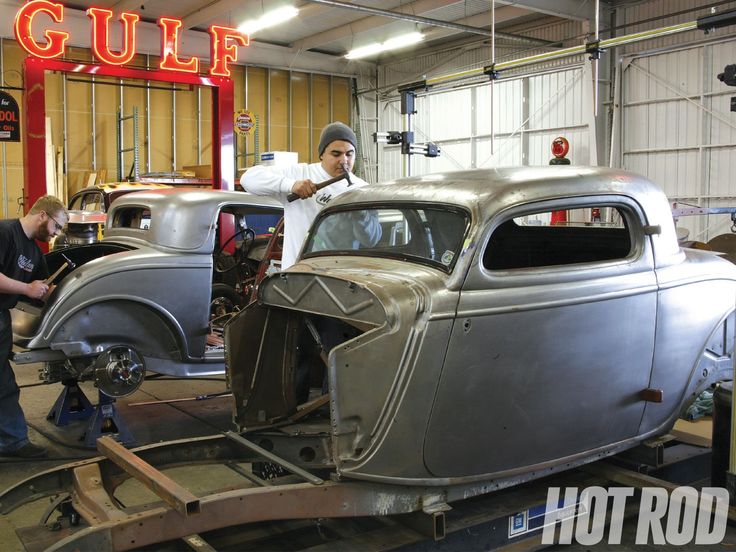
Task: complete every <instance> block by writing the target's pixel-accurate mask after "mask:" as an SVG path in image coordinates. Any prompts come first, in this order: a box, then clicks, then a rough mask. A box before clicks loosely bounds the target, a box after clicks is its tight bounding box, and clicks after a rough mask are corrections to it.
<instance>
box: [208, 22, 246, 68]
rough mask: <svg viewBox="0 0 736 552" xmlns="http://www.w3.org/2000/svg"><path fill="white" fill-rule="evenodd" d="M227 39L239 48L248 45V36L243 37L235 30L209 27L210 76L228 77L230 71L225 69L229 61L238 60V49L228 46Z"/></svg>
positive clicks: (216, 26) (214, 26) (234, 46)
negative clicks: (231, 40)
mask: <svg viewBox="0 0 736 552" xmlns="http://www.w3.org/2000/svg"><path fill="white" fill-rule="evenodd" d="M228 38H232V39H233V40H234V41H235V42H237V43H238V44H240V45H241V46H247V45H248V36H247V35H243V33H241V32H239V31H238V30H236V29H231V28H229V27H220V26H218V25H212V26H211V27H210V59H211V60H212V67H210V75H217V76H220V77H229V76H230V69H228V68H227V64H228V62H229V61H235V60H236V59H238V49H237V47H236V45H235V44H228V40H227V39H228Z"/></svg>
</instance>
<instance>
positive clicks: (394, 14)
mask: <svg viewBox="0 0 736 552" xmlns="http://www.w3.org/2000/svg"><path fill="white" fill-rule="evenodd" d="M307 1H309V2H313V3H316V4H322V5H326V6H333V7H336V8H343V9H347V10H353V11H360V12H364V13H370V14H372V15H373V16H377V17H384V18H385V17H388V18H391V19H399V20H402V21H409V22H412V23H421V24H424V25H430V26H433V27H443V28H446V29H452V30H454V31H456V32H461V33H471V34H478V35H482V36H493V33H492V32H491V31H490V30H488V29H483V28H478V27H470V26H468V25H461V24H459V23H453V22H450V21H441V20H439V19H431V18H429V17H421V16H418V15H412V14H407V13H403V12H402V11H389V10H381V9H378V8H371V7H369V6H361V5H358V4H349V3H347V2H341V1H340V0H307ZM421 1H422V0H420V2H421ZM420 2H415V3H414V4H419V3H420ZM448 3H449V4H454V3H457V2H455V1H452V2H445V3H444V4H448ZM414 4H410V5H407V6H404V7H403V9H407V7H409V6H413V5H414ZM431 9H435V8H431ZM417 11H418V10H417ZM424 11H429V10H427V9H425V10H424ZM367 19H371V18H365V19H361V20H359V21H357V22H353V23H350V24H349V25H346V26H345V27H346V28H347V29H348V31H349V32H348V35H349V34H355V33H356V32H360V29H359V27H358V25H360V23H361V22H363V21H366V20H367ZM489 23H490V21H489ZM366 24H367V25H369V26H368V28H367V29H366V30H370V29H371V28H375V25H373V24H372V23H366ZM333 31H335V33H336V34H339V32H340V31H336V30H335V29H331V30H330V31H326V32H325V33H319V34H317V35H313V36H312V37H309V38H307V39H303V40H300V41H296V42H294V44H293V45H292V47H293V48H294V49H297V50H299V49H302V50H305V49H310V48H314V47H315V46H317V45H319V44H327V42H326V41H325V38H329V36H330V35H327V36H326V37H321V38H316V40H319V41H320V42H317V43H315V44H313V45H311V42H312V39H313V38H315V37H320V35H323V34H327V33H331V32H333ZM495 35H496V38H505V39H509V40H516V41H519V42H524V43H532V44H539V45H544V44H548V43H549V42H548V41H545V40H539V39H535V38H529V37H525V36H520V35H515V34H509V33H501V32H496V33H495ZM343 37H344V35H343V36H342V37H338V38H343ZM336 39H337V38H332V39H331V40H329V41H330V42H332V41H334V40H336Z"/></svg>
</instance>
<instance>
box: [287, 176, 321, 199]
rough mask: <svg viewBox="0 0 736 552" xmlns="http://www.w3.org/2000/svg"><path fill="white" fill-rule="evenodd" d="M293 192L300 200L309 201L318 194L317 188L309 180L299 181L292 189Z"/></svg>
mask: <svg viewBox="0 0 736 552" xmlns="http://www.w3.org/2000/svg"><path fill="white" fill-rule="evenodd" d="M291 191H292V192H293V193H295V194H296V195H298V196H299V198H300V199H307V198H308V197H312V196H313V195H314V194H315V193H317V186H315V184H314V182H312V181H311V180H309V179H308V178H307V179H306V180H297V181H296V182H294V185H293V186H292V187H291Z"/></svg>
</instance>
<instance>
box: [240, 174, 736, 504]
mask: <svg viewBox="0 0 736 552" xmlns="http://www.w3.org/2000/svg"><path fill="white" fill-rule="evenodd" d="M560 213H564V214H565V216H563V217H560V216H559V215H560ZM592 213H593V214H594V215H595V216H594V217H593V218H594V219H596V220H591V214H592ZM598 214H600V218H601V220H602V222H598V220H597V219H598ZM369 219H370V220H372V221H373V223H374V224H379V225H380V239H379V240H376V239H375V238H374V239H372V240H366V239H365V233H362V232H361V230H360V228H359V227H356V226H355V224H356V221H366V220H369ZM561 219H567V222H565V223H555V221H559V220H561ZM735 300H736V267H735V266H734V265H732V264H731V263H729V262H727V261H724V260H723V259H721V258H719V257H718V256H717V255H715V254H713V253H712V252H705V251H696V250H685V249H682V248H681V247H680V246H679V245H678V243H677V239H676V235H675V228H674V225H673V221H672V215H671V211H670V207H669V204H668V202H667V199H666V197H665V196H664V194H663V193H662V191H661V190H660V189H659V188H658V187H657V186H655V185H654V184H652V183H651V182H649V181H647V180H646V179H644V178H642V177H640V176H638V175H635V174H632V173H628V172H624V171H618V170H610V169H602V168H586V167H540V168H516V169H495V170H477V171H466V172H454V173H445V174H437V175H428V176H421V177H414V178H409V179H401V180H397V181H393V182H388V183H386V184H385V185H379V186H371V187H366V188H363V189H360V190H355V191H352V192H348V193H346V194H344V195H341V196H340V197H338V198H335V199H334V200H333V201H332V202H331V203H330V205H329V207H328V208H326V209H325V210H324V211H322V213H321V214H320V215H319V217H318V218H317V220H316V221H315V223H314V225H313V227H312V229H311V231H310V235H309V237H308V238H307V241H306V243H305V246H304V249H303V250H302V255H301V258H300V260H299V262H298V263H297V264H296V265H294V266H293V267H291V268H290V269H288V270H286V271H284V272H282V273H280V274H277V275H273V276H271V277H270V278H268V279H267V280H265V281H264V282H263V283H262V284H261V286H260V287H259V290H258V301H257V302H255V303H253V304H251V305H250V306H249V307H248V308H246V309H244V310H243V311H242V312H241V313H240V314H239V315H238V316H237V317H236V318H235V319H234V320H233V321H231V322H230V323H229V324H228V326H227V328H226V349H227V350H228V364H227V370H228V376H229V380H230V383H231V386H232V389H233V394H234V399H235V401H234V420H235V422H236V424H237V425H238V426H239V427H240V428H241V430H243V431H246V432H251V431H253V432H256V434H260V431H261V430H259V428H263V427H267V426H268V425H269V424H273V423H275V422H276V423H279V422H280V421H283V420H285V419H287V418H288V417H290V416H292V417H293V416H294V412H295V409H296V407H297V402H298V401H297V396H298V395H299V394H300V386H301V385H302V384H301V383H300V381H302V380H303V379H304V378H303V377H301V376H303V372H304V370H305V366H307V368H306V369H307V370H311V374H308V378H307V379H308V380H309V379H310V378H311V382H312V388H313V389H312V396H314V394H315V393H318V392H319V391H318V390H319V388H320V387H321V385H322V383H323V381H324V384H325V387H324V391H325V392H328V393H329V415H328V419H323V421H322V422H321V424H322V425H319V424H316V425H314V424H313V425H311V426H309V427H308V428H301V429H300V430H299V431H295V432H294V438H297V437H298V436H302V437H306V436H307V435H308V434H309V433H310V432H311V434H312V435H313V436H314V435H319V436H320V438H321V439H322V440H323V443H324V445H323V446H322V447H321V448H320V447H313V449H310V450H311V452H310V454H308V455H305V454H304V453H303V451H304V450H306V449H304V448H300V447H299V446H296V447H295V446H291V447H288V446H286V445H285V446H284V449H282V450H279V448H278V447H276V448H275V449H274V451H273V452H274V453H275V454H282V455H284V456H285V457H287V458H288V459H289V460H290V461H293V462H295V463H297V464H300V465H303V466H305V467H320V466H321V467H325V466H334V469H335V470H336V471H337V472H338V473H339V475H340V476H342V477H347V478H358V479H366V480H372V481H377V482H383V483H396V484H402V485H453V484H464V483H469V482H473V481H475V482H480V481H486V482H487V481H494V482H496V483H498V482H502V481H505V482H506V483H507V484H509V483H513V482H518V481H521V480H524V479H529V478H533V477H539V476H542V475H545V474H548V473H550V472H551V471H555V470H559V469H567V468H569V467H572V466H574V465H577V464H581V463H584V462H587V461H591V460H593V459H596V458H599V457H602V456H606V455H609V454H613V453H615V452H617V451H621V450H623V449H626V448H630V447H632V446H634V445H636V444H637V443H639V442H640V441H642V440H644V439H646V438H648V437H652V436H656V435H659V434H662V433H664V432H666V431H668V430H669V428H670V427H671V426H672V424H673V423H674V421H675V420H676V418H677V417H678V414H679V413H680V412H681V410H682V408H683V407H684V406H685V405H687V404H688V402H689V401H691V400H692V398H693V397H695V396H696V395H697V394H699V393H700V392H701V391H702V390H703V389H704V388H705V387H706V386H708V385H711V384H712V383H713V382H715V381H716V380H719V379H730V378H731V373H732V361H731V354H732V352H733V334H734V328H733V322H734V305H735ZM305 326H306V327H307V329H308V331H305V330H304V328H305ZM305 335H306V340H307V342H308V341H309V340H311V342H312V343H313V344H314V343H316V344H317V345H314V347H313V348H316V349H317V351H318V352H321V353H322V355H321V356H322V357H323V358H324V359H325V367H320V362H321V361H320V359H319V357H320V355H313V357H314V358H312V359H310V358H308V354H307V353H306V352H305V351H307V350H308V349H309V347H305V346H304V343H305ZM320 349H322V350H321V351H320ZM310 363H311V364H310ZM320 370H324V374H325V375H324V380H323V375H322V373H321V372H320ZM315 388H316V389H315ZM325 400H326V399H325ZM279 427H281V428H282V429H281V431H283V427H284V426H283V423H279ZM274 442H275V441H274ZM271 444H272V443H271ZM289 451H292V452H289ZM479 492H480V491H479Z"/></svg>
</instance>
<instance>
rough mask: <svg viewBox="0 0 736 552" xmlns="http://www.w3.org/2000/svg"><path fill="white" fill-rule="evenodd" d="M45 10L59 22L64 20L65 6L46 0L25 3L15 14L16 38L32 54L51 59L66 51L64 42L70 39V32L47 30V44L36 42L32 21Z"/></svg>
mask: <svg viewBox="0 0 736 552" xmlns="http://www.w3.org/2000/svg"><path fill="white" fill-rule="evenodd" d="M40 12H43V13H47V14H49V15H50V16H51V18H52V19H53V20H54V21H56V22H57V23H61V22H62V21H63V20H64V6H62V5H61V4H54V3H53V2H47V1H46V0H32V1H31V2H28V3H27V4H24V5H23V6H22V7H21V8H20V9H19V10H18V13H17V14H16V15H15V25H14V31H15V39H16V40H17V41H18V44H20V45H21V47H22V48H23V49H24V50H25V51H26V52H28V53H29V54H31V55H32V56H36V57H40V58H44V59H51V58H55V57H59V56H60V55H62V54H63V53H64V44H65V43H66V41H67V40H69V33H65V32H62V31H48V30H47V31H45V32H44V36H45V37H46V46H42V45H40V44H39V43H38V42H36V41H35V40H34V38H33V35H32V34H31V23H33V18H34V17H36V14H38V13H40Z"/></svg>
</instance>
